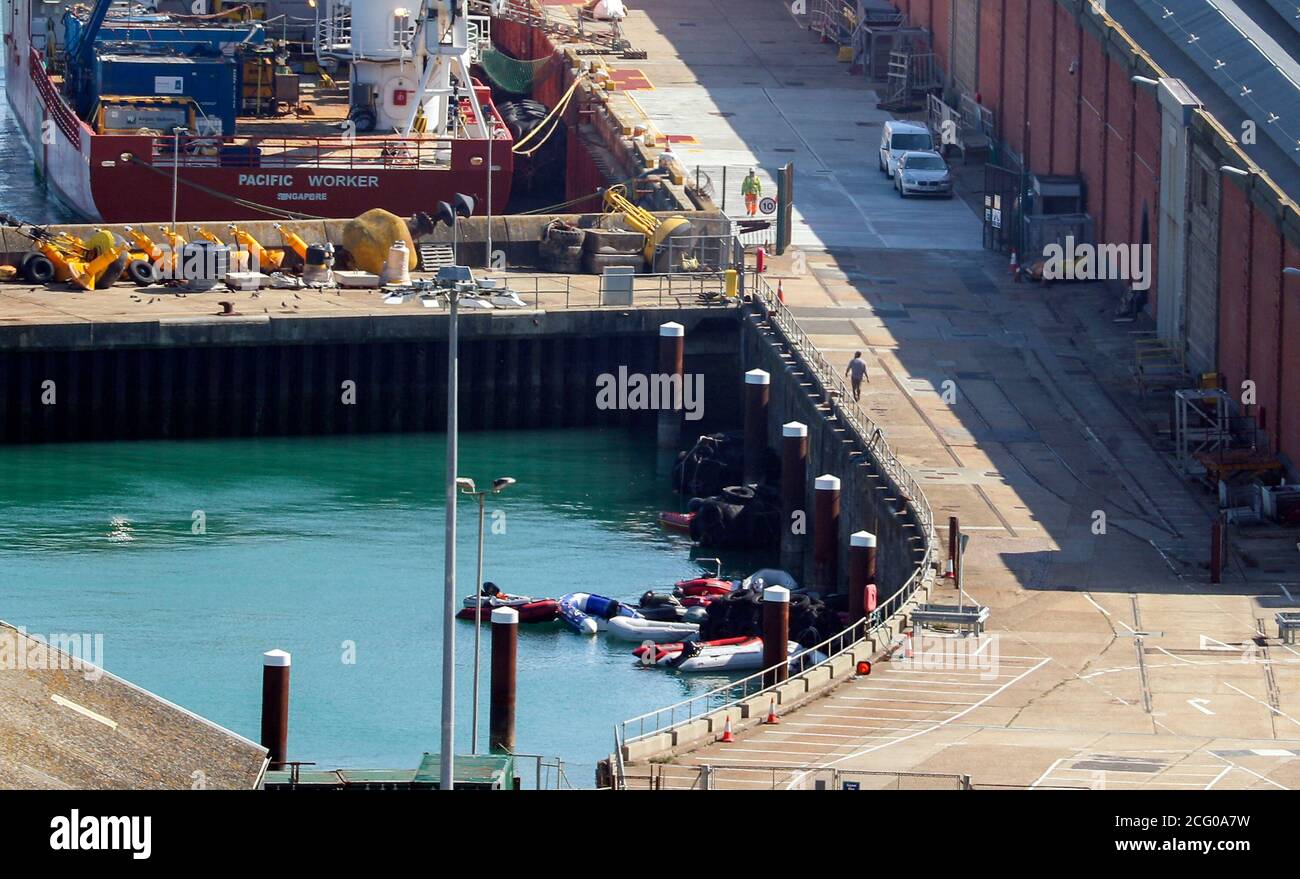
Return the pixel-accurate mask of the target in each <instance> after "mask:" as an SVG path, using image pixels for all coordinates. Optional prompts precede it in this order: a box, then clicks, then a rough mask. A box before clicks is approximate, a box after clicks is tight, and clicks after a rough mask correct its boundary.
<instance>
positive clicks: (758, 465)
mask: <svg viewBox="0 0 1300 879" xmlns="http://www.w3.org/2000/svg"><path fill="white" fill-rule="evenodd" d="M771 392H772V377H771V376H770V375H768V374H767V373H766V372H764V371H763V370H761V369H751V370H750V371H749V372H747V373H745V470H744V473H745V482H746V483H747V484H748V483H751V482H762V481H763V453H764V452H766V451H767V404H768V401H769V399H770V398H771Z"/></svg>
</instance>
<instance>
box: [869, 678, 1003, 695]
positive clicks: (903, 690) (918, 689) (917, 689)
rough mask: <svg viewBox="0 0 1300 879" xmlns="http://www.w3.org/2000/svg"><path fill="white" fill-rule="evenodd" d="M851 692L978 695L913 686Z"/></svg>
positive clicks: (901, 682)
mask: <svg viewBox="0 0 1300 879" xmlns="http://www.w3.org/2000/svg"><path fill="white" fill-rule="evenodd" d="M899 683H900V684H905V685H906V684H907V682H906V681H899ZM973 686H977V687H978V686H983V685H981V684H974V685H973ZM987 686H995V685H994V684H988V685H987ZM853 692H855V693H865V692H881V693H930V694H931V695H934V694H940V693H951V694H952V695H954V696H977V695H979V694H978V693H971V692H962V691H961V690H931V689H929V688H928V687H913V686H902V687H854V688H853ZM844 698H846V699H855V698H866V699H870V698H872V697H870V696H845V697H844Z"/></svg>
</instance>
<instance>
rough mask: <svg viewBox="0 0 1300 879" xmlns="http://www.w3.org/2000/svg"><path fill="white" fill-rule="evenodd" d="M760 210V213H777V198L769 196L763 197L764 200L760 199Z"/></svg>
mask: <svg viewBox="0 0 1300 879" xmlns="http://www.w3.org/2000/svg"><path fill="white" fill-rule="evenodd" d="M758 210H759V213H763V214H775V213H776V199H774V198H771V197H768V198H765V199H763V200H762V201H760V202H759V203H758Z"/></svg>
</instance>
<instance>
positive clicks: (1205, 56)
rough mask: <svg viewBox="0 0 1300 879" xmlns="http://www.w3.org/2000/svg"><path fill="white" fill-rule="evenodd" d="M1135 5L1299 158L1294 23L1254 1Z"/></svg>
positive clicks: (1159, 0) (1154, 0)
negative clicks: (1283, 19) (1292, 29)
mask: <svg viewBox="0 0 1300 879" xmlns="http://www.w3.org/2000/svg"><path fill="white" fill-rule="evenodd" d="M1136 3H1137V6H1138V8H1139V9H1141V11H1142V12H1143V13H1144V14H1145V15H1146V17H1147V18H1148V19H1150V21H1151V22H1152V23H1153V24H1155V25H1156V26H1157V27H1158V28H1159V29H1160V30H1161V31H1163V32H1164V33H1165V35H1166V36H1167V37H1168V38H1169V39H1170V40H1171V41H1172V42H1173V43H1174V44H1175V45H1177V46H1179V47H1180V48H1181V50H1182V51H1183V53H1184V54H1185V55H1186V56H1187V57H1188V58H1189V59H1191V60H1192V61H1193V62H1194V63H1195V64H1196V66H1197V67H1198V68H1199V69H1200V70H1201V71H1202V72H1203V73H1204V74H1205V75H1206V76H1207V77H1209V78H1210V79H1211V80H1212V81H1213V82H1214V83H1215V84H1216V85H1217V86H1218V87H1219V88H1220V89H1221V90H1222V91H1223V92H1224V94H1225V95H1227V96H1228V98H1230V99H1231V100H1232V101H1233V102H1234V103H1235V104H1236V105H1237V106H1238V108H1239V109H1240V110H1241V111H1242V112H1243V113H1244V114H1245V116H1246V118H1247V119H1249V120H1253V121H1254V122H1255V123H1256V126H1257V134H1258V135H1259V136H1264V137H1268V138H1270V139H1271V140H1273V142H1274V143H1276V144H1277V145H1278V147H1280V148H1281V149H1282V150H1284V151H1285V152H1286V153H1287V155H1289V156H1290V158H1291V160H1292V161H1293V162H1295V161H1298V160H1300V63H1298V62H1297V61H1296V59H1295V57H1293V56H1292V54H1291V53H1292V51H1293V50H1294V46H1295V45H1296V42H1295V40H1296V36H1297V35H1296V34H1294V33H1292V32H1291V31H1290V29H1289V27H1290V22H1287V23H1286V24H1285V25H1284V24H1283V21H1282V19H1281V17H1279V16H1278V15H1277V12H1276V10H1275V9H1272V8H1263V7H1260V6H1259V5H1258V4H1257V3H1255V2H1253V0H1241V2H1238V0H1136ZM1234 133H1235V134H1237V135H1238V136H1240V134H1241V133H1240V132H1234Z"/></svg>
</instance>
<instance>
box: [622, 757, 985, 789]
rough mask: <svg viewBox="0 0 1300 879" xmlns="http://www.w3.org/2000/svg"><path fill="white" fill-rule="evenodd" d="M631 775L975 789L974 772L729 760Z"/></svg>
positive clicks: (698, 781)
mask: <svg viewBox="0 0 1300 879" xmlns="http://www.w3.org/2000/svg"><path fill="white" fill-rule="evenodd" d="M645 769H646V771H645V772H643V773H642V772H638V773H634V774H631V775H628V776H626V778H625V782H626V788H625V789H626V790H717V789H719V788H734V789H741V790H779V789H784V790H974V785H972V783H971V777H970V776H969V775H964V774H959V773H949V772H890V771H888V770H878V769H835V768H833V767H808V766H740V765H736V764H727V763H703V764H700V765H698V766H685V765H678V764H655V763H652V764H650V765H648V766H647V767H646V768H645Z"/></svg>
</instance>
